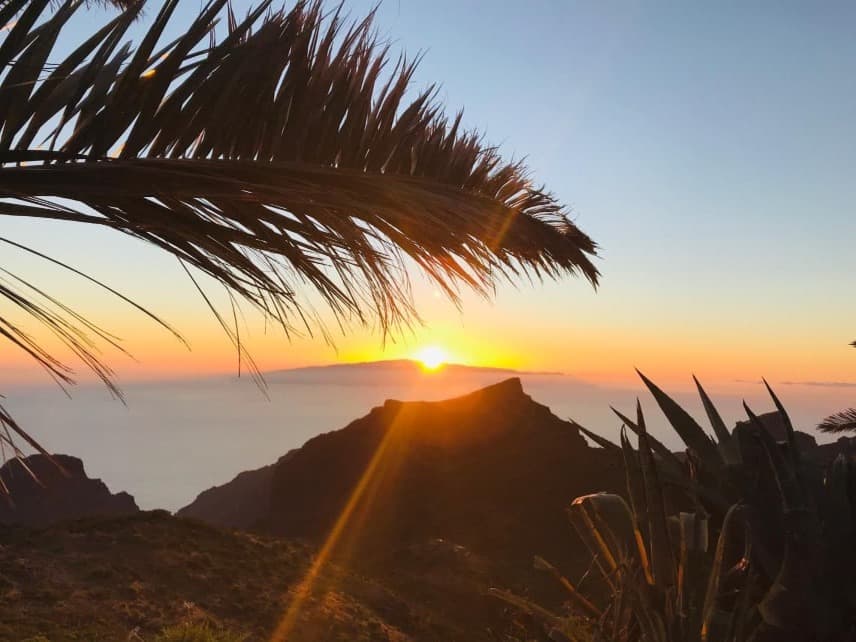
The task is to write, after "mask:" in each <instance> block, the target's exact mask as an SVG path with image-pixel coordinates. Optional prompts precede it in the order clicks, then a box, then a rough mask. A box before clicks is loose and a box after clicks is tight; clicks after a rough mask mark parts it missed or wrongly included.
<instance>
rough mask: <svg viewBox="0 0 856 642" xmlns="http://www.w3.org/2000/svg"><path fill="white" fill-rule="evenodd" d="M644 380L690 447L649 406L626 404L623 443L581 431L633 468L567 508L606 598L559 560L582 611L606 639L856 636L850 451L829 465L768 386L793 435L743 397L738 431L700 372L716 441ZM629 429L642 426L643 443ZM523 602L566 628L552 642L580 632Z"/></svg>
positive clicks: (662, 641) (855, 524) (855, 483)
mask: <svg viewBox="0 0 856 642" xmlns="http://www.w3.org/2000/svg"><path fill="white" fill-rule="evenodd" d="M640 376H642V379H643V381H644V382H645V384H646V386H647V387H648V389H649V390H650V391H651V393H652V394H653V396H654V398H655V399H656V401H657V404H658V405H659V407H660V409H661V410H662V411H663V413H664V414H665V416H666V418H667V419H668V421H669V423H670V424H671V426H672V427H673V428H674V429H675V431H676V432H677V433H678V434H679V435H680V437H681V439H682V440H683V442H684V444H685V445H686V448H687V449H686V453H685V456H682V457H679V456H678V455H676V454H674V453H672V452H670V451H669V450H668V449H667V448H666V447H665V446H664V445H663V444H662V443H661V442H659V441H657V440H656V439H655V438H654V437H653V436H652V435H650V434H649V433H648V431H647V430H646V427H645V418H644V416H643V413H642V408H641V405H639V404H638V403H637V410H636V418H635V420H634V419H631V418H629V417H627V416H625V415H624V414H622V413H620V412H618V411H616V413H617V414H618V416H619V417H620V419H621V421H622V422H623V424H624V426H623V427H622V431H621V439H620V445H615V444H612V443H611V442H609V441H608V440H605V439H603V438H601V437H596V436H595V435H594V434H593V433H591V432H590V431H587V430H586V429H584V428H581V430H582V431H583V433H584V434H586V435H587V436H589V437H591V438H592V439H594V440H595V441H596V442H597V443H598V444H600V445H601V446H602V447H604V448H610V449H613V450H615V452H616V454H618V453H619V452H620V453H621V454H622V455H623V457H624V462H625V470H626V475H627V499H626V500H625V498H623V497H620V496H618V495H612V494H608V493H597V494H593V495H587V496H584V497H579V498H577V499H576V500H574V502H573V504H572V506H571V508H570V510H569V517H570V520H571V523H572V524H573V526H574V528H575V529H576V531H577V533H578V534H579V535H580V537H581V539H582V540H583V542H584V543H585V544H586V545H587V546H588V548H589V549H590V551H591V553H592V556H593V560H594V562H595V564H594V568H595V569H596V570H597V572H598V574H599V576H600V578H601V582H602V585H603V587H604V588H605V590H606V592H607V595H608V599H607V600H606V603H605V604H601V603H599V602H598V600H597V599H596V598H595V597H591V598H587V597H586V596H584V595H581V594H580V593H579V591H578V590H577V588H576V587H574V586H573V585H572V584H571V583H570V582H569V581H567V580H566V579H565V578H562V577H561V576H560V575H559V573H558V571H556V570H555V569H552V568H551V567H550V568H549V570H550V572H551V573H553V574H554V575H556V576H557V577H559V579H560V581H561V583H562V584H563V585H564V586H565V588H566V589H567V590H568V591H569V593H570V594H571V596H572V605H573V606H574V607H575V611H576V612H577V616H578V617H579V616H586V617H587V618H588V619H589V621H590V622H591V623H592V624H593V625H595V627H596V630H597V633H596V634H595V635H594V639H596V640H610V641H621V642H625V641H642V640H645V641H648V642H655V641H656V642H688V641H690V642H691V641H698V642H702V641H704V642H743V641H746V642H749V641H752V642H774V641H781V642H785V641H805V642H808V641H829V642H833V641H839V640H841V641H844V640H854V639H856V550H854V546H853V544H854V541H856V463H854V462H853V461H852V459H851V458H849V457H847V456H845V455H844V454H843V453H842V454H839V455H838V456H837V457H836V459H835V460H834V461H833V463H832V464H831V466H829V468H828V469H826V470H824V469H823V468H822V467H821V465H820V464H819V463H817V462H816V461H814V460H813V459H811V458H809V457H807V456H806V454H805V453H803V452H801V450H800V447H799V440H798V439H797V434H796V432H795V431H794V428H793V425H792V424H791V421H790V419H789V418H788V415H787V413H786V412H785V409H784V407H783V406H782V404H781V403H780V402H779V400H778V398H777V397H776V395H775V394H774V393H773V391H772V390H771V389H770V388H769V386H767V389H768V391H769V393H770V395H771V398H772V400H773V403H774V404H775V406H776V409H777V412H778V416H779V417H780V418H781V420H782V422H783V424H784V426H785V430H786V433H787V438H786V440H785V441H784V442H783V443H778V442H776V440H775V439H774V438H773V437H772V435H771V434H770V433H769V432H768V429H767V427H766V426H765V424H764V422H762V421H761V420H760V419H759V418H758V417H757V416H756V415H755V414H754V413H753V412H752V411H751V410H750V409H749V407H748V406H745V404H744V407H745V410H746V413H747V415H748V417H749V422H748V423H742V424H738V425H737V427H736V428H735V429H734V430H733V431H729V430H728V429H727V428H726V426H725V423H724V422H723V420H722V418H721V416H720V414H719V412H718V411H717V409H716V407H715V406H714V405H713V403H712V402H711V400H710V397H709V396H708V395H707V393H706V392H705V391H704V389H703V388H702V387H701V385H700V384H699V383H698V381H696V384H697V386H698V392H699V395H700V397H701V400H702V403H703V405H704V408H705V411H706V413H707V415H708V419H709V420H710V423H711V426H712V428H713V431H714V434H715V436H716V437H715V439H714V438H712V437H711V436H709V435H708V434H707V433H706V432H705V431H704V430H703V429H702V428H701V426H700V425H699V424H698V423H697V422H696V421H695V419H693V418H692V416H691V415H690V414H689V413H687V412H686V411H685V410H684V409H683V408H681V406H679V405H678V404H677V403H676V402H675V401H674V400H673V399H672V398H671V397H669V396H668V395H667V394H666V393H665V392H663V391H662V390H661V389H660V388H658V387H657V386H656V385H655V384H654V383H653V382H651V381H650V380H649V379H647V378H646V377H644V375H641V373H640ZM627 430H630V431H632V432H634V433H635V434H636V435H637V437H638V447H637V449H634V448H633V447H632V446H631V444H630V441H629V439H628V437H627ZM710 544H713V545H712V546H711V545H710ZM536 564H537V565H538V566H540V567H542V568H544V567H545V564H544V563H543V562H540V561H538V560H536ZM546 566H547V567H549V565H546ZM499 597H501V598H506V597H507V596H506V595H503V594H502V593H500V594H499ZM583 600H585V602H584V601H583ZM507 601H510V602H511V603H513V604H514V603H515V602H514V601H513V600H507ZM586 602H588V603H589V604H588V605H587V604H586ZM516 604H517V606H518V607H521V608H524V609H527V610H529V612H530V613H531V614H532V615H534V616H535V617H540V618H541V619H542V620H543V621H544V622H545V623H546V624H547V625H548V627H550V628H551V630H552V631H554V632H557V633H556V634H554V635H553V639H562V638H561V637H558V634H560V633H561V634H563V635H565V639H574V637H573V635H571V634H568V633H567V629H566V628H563V624H562V623H563V622H564V620H563V618H558V617H557V616H555V615H554V614H551V613H547V614H546V615H545V613H544V611H543V609H541V610H540V611H539V610H538V608H532V607H531V605H529V604H527V603H525V602H520V601H518V602H517V603H516ZM551 618H552V619H551Z"/></svg>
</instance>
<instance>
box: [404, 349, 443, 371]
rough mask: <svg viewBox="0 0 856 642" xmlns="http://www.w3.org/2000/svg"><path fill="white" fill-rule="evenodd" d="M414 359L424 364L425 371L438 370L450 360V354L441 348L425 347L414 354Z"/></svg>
mask: <svg viewBox="0 0 856 642" xmlns="http://www.w3.org/2000/svg"><path fill="white" fill-rule="evenodd" d="M413 358H414V359H416V360H417V361H418V362H419V363H421V364H422V367H423V368H425V370H430V371H433V370H438V369H439V368H440V367H441V366H443V365H444V364H445V363H446V362H447V361H448V360H449V355H448V353H447V352H446V351H445V350H443V348H441V347H439V346H425V347H424V348H422V349H421V350H419V351H417V352H416V353H414V355H413Z"/></svg>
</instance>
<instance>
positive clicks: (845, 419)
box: [817, 408, 856, 433]
mask: <svg viewBox="0 0 856 642" xmlns="http://www.w3.org/2000/svg"><path fill="white" fill-rule="evenodd" d="M817 429H818V430H821V431H823V432H833V433H835V432H856V408H850V409H848V410H842V411H841V412H838V413H836V414H834V415H830V416H829V417H827V418H826V419H824V420H823V421H821V422H820V424H818V426H817Z"/></svg>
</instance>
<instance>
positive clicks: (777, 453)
mask: <svg viewBox="0 0 856 642" xmlns="http://www.w3.org/2000/svg"><path fill="white" fill-rule="evenodd" d="M743 409H744V410H745V411H746V414H747V415H748V416H749V420H750V421H751V423H752V425H753V426H754V427H755V429H756V431H757V433H758V437H759V440H760V443H761V447H762V448H763V450H764V454H765V455H766V458H767V463H768V465H769V467H770V471H771V472H772V474H773V478H774V479H775V481H776V487H777V488H778V490H779V500H780V502H781V505H782V509H783V510H784V511H785V512H787V511H790V510H794V509H805V508H806V505H805V501H804V497H803V492H802V488H801V487H800V485H799V483H798V481H797V479H796V471H795V470H794V468H793V464H792V463H790V462H788V461H786V460H785V458H784V457H783V456H782V452H781V450H779V447H778V445H777V444H776V441H775V439H773V436H772V435H771V434H770V432H769V431H768V430H767V428H766V426H764V424H763V423H762V422H761V420H760V419H758V417H757V415H756V414H755V413H754V412H752V410H751V409H750V408H749V406H748V405H747V404H746V402H745V401H744V402H743Z"/></svg>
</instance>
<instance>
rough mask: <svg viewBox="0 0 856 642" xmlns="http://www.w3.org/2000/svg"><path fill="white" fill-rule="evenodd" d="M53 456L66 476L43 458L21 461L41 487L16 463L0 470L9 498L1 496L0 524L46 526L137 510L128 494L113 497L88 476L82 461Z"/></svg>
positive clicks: (37, 456)
mask: <svg viewBox="0 0 856 642" xmlns="http://www.w3.org/2000/svg"><path fill="white" fill-rule="evenodd" d="M53 457H54V458H55V459H56V460H57V461H58V462H59V463H60V464H61V465H62V467H63V468H64V469H65V471H66V472H67V473H68V476H65V475H63V473H62V472H61V471H60V470H59V469H58V468H57V467H56V466H55V465H54V464H53V463H51V462H50V461H49V460H48V459H47V458H46V457H45V456H43V455H31V456H30V457H27V458H25V459H24V463H25V464H26V465H27V467H28V468H29V469H30V470H31V471H32V472H33V473H34V474H35V476H36V477H37V478H38V479H39V481H40V482H41V484H39V483H37V482H36V481H35V480H34V479H33V477H32V476H31V475H30V474H29V473H28V472H27V470H26V469H25V468H24V466H22V465H21V462H19V461H18V460H14V459H13V460H9V461H8V462H6V463H5V464H4V465H3V466H2V467H0V479H2V481H3V483H4V484H5V485H6V487H7V488H8V489H9V496H8V497H6V498H3V497H0V524H20V525H26V526H45V525H48V524H53V523H55V522H59V521H62V520H66V519H79V518H81V517H92V516H107V515H127V514H131V513H136V512H138V511H139V510H140V509H139V508H137V504H136V502H134V498H133V497H131V495H129V494H128V493H124V492H122V493H116V494H113V493H111V492H110V490H109V489H108V488H107V486H106V485H105V484H104V482H102V481H101V480H100V479H90V478H89V477H87V476H86V471H85V470H84V469H83V462H81V461H80V460H79V459H77V458H76V457H70V456H68V455H53Z"/></svg>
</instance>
